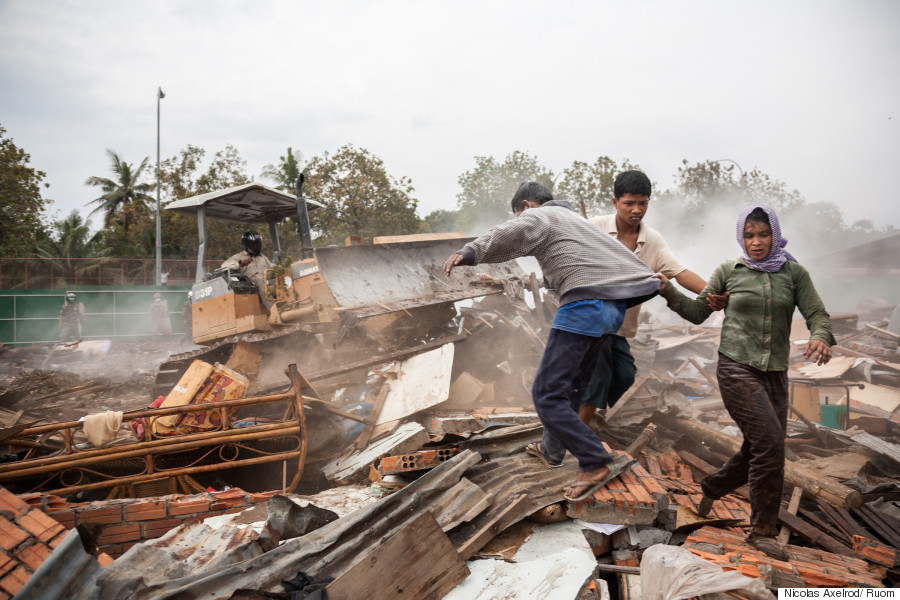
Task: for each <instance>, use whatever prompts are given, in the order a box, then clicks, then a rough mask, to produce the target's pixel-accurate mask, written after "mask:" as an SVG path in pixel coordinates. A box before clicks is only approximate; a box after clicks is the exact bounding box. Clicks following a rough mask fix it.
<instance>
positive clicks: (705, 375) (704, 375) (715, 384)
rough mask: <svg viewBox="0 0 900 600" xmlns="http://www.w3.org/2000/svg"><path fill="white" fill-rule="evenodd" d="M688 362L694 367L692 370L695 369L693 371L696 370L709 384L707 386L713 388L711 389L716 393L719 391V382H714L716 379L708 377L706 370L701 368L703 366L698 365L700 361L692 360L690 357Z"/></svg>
mask: <svg viewBox="0 0 900 600" xmlns="http://www.w3.org/2000/svg"><path fill="white" fill-rule="evenodd" d="M688 360H689V361H691V364H692V365H694V368H695V369H697V370H698V371H700V374H701V375H703V377H704V378H705V379H706V380H707V381H708V382H709V384H710V385H711V386H713V389H714V390H716V391H719V382H718V381H716V378H715V377H713V376H712V375H710V374H709V373H708V372H707V371H706V369H704V368H703V365H701V364H700V361H698V360H697V359H696V358H694V357H693V356H691V357H690V358H688Z"/></svg>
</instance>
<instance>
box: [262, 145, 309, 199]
mask: <svg viewBox="0 0 900 600" xmlns="http://www.w3.org/2000/svg"><path fill="white" fill-rule="evenodd" d="M301 160H303V153H302V152H297V154H296V155H295V154H294V151H293V150H292V149H291V148H290V147H288V149H287V154H286V155H285V156H281V157H279V159H278V166H277V167H276V166H275V165H273V164H271V163H269V164H267V165H266V166H264V167H263V170H262V173H261V177H263V178H265V179H270V180H272V181H274V182H275V183H276V185H275V189H277V190H281V191H283V192H287V193H289V194H293V193H294V188H295V187H296V185H297V179H298V178H299V177H300V173H301V172H302V170H303V169H301V168H300V162H299V161H301Z"/></svg>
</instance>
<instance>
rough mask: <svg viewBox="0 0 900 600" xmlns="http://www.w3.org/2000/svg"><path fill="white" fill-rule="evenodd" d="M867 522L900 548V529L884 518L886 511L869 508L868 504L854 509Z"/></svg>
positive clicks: (882, 536) (885, 538)
mask: <svg viewBox="0 0 900 600" xmlns="http://www.w3.org/2000/svg"><path fill="white" fill-rule="evenodd" d="M853 510H854V512H856V514H858V515H859V516H860V517H861V518H862V519H863V520H864V521H865V522H866V524H867V525H868V526H869V527H871V528H872V531H874V532H875V533H876V534H877V535H878V536H880V537H881V539H883V540H884V541H886V542H887V543H889V544H890V545H891V546H893V547H894V548H900V529H898V528H895V527H893V526H892V524H891V523H890V522H888V521H887V520H886V519H883V518H882V517H884V516H885V515H884V513H882V512H881V511H879V510H876V509H873V508H869V507H868V506H865V505H863V506H860V507H858V508H854V509H853Z"/></svg>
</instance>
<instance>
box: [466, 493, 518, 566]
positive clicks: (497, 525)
mask: <svg viewBox="0 0 900 600" xmlns="http://www.w3.org/2000/svg"><path fill="white" fill-rule="evenodd" d="M533 509H534V505H533V504H532V502H531V500H529V499H528V496H527V495H526V494H521V495H519V497H518V498H516V499H515V500H513V501H512V502H511V503H510V505H509V506H507V507H506V508H505V509H503V512H501V513H500V514H499V515H497V516H496V517H494V518H493V520H491V522H490V523H488V524H487V525H485V526H484V527H482V528H481V529H480V530H479V531H478V532H477V533H476V534H475V535H473V536H472V537H470V538H469V539H468V540H466V541H465V543H463V545H462V546H460V547H459V549H458V550H457V552H458V553H459V556H460V558H461V559H462V560H469V559H470V558H471V557H472V555H474V554H475V553H476V552H478V551H479V550H481V548H482V547H484V545H485V544H487V543H488V542H489V541H490V540H491V539H493V537H494V536H495V535H497V534H498V533H500V532H501V531H503V530H504V529H506V528H507V527H509V526H510V525H512V524H513V523H515V522H516V521H518V520H519V519H521V518H523V517H525V516H527V515H528V514H531V511H532V510H533Z"/></svg>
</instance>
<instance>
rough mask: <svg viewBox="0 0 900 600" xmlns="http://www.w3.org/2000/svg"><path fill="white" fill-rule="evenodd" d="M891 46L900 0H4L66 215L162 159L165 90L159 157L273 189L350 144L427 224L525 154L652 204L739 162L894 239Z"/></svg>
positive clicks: (897, 209)
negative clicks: (289, 173) (284, 161)
mask: <svg viewBox="0 0 900 600" xmlns="http://www.w3.org/2000/svg"><path fill="white" fill-rule="evenodd" d="M898 32H900V2H896V0H884V1H876V0H858V1H854V2H849V1H840V2H837V1H827V0H813V1H805V2H791V1H788V2H785V1H778V2H775V1H769V0H763V1H760V0H754V1H752V2H751V1H746V0H745V1H742V2H725V1H722V0H717V1H709V2H706V1H702V2H701V1H681V2H671V1H660V2H623V1H617V2H608V1H596V0H595V1H584V2H564V1H557V2H523V1H521V0H517V1H514V2H499V1H497V2H494V1H484V0H482V1H479V2H469V1H460V0H457V1H454V2H444V3H437V2H422V1H390V2H389V1H384V2H374V1H370V2H333V1H332V2H296V1H290V0H285V1H267V0H255V1H254V2H238V1H231V2H227V1H223V2H211V1H207V2H198V1H187V0H184V1H179V0H168V1H165V0H154V1H152V2H134V1H131V0H116V1H112V0H109V1H105V2H100V1H91V0H77V1H76V0H71V1H62V0H0V50H2V51H0V124H2V125H3V126H4V127H5V128H6V129H7V136H9V137H12V138H13V139H14V140H15V142H16V144H17V145H19V146H20V147H22V148H24V149H25V150H26V151H28V152H29V153H30V154H31V159H32V166H34V167H35V168H38V169H41V170H43V171H45V172H46V173H47V179H46V181H47V182H49V183H50V189H49V190H48V191H47V192H46V194H45V195H46V196H47V197H49V198H52V199H53V200H54V209H56V210H59V211H60V213H62V216H64V215H65V214H67V213H68V212H69V211H71V210H72V209H76V208H77V209H81V210H82V214H85V213H86V212H87V211H86V210H84V209H85V207H86V205H87V203H88V202H89V201H90V200H91V199H93V198H95V197H96V196H97V191H96V190H95V189H93V188H88V187H86V186H85V185H84V180H85V179H86V178H87V177H88V176H89V175H100V176H108V175H109V166H108V159H107V157H106V155H105V153H104V152H105V149H107V148H111V149H113V150H115V151H116V152H118V153H119V154H120V155H121V156H123V157H124V158H125V160H126V161H127V162H135V163H137V162H140V160H141V159H143V158H144V157H148V156H149V157H150V159H151V161H152V162H154V164H155V160H156V125H157V122H156V89H157V86H161V87H162V89H163V90H164V91H165V93H166V98H165V99H164V100H163V101H162V126H161V138H162V157H163V158H166V157H169V156H173V155H174V154H176V153H177V152H178V151H179V150H180V149H182V148H184V147H185V146H187V145H188V144H194V145H197V146H200V147H202V148H204V149H206V150H207V152H208V154H209V155H211V154H212V153H214V152H215V151H216V150H220V149H222V148H224V147H225V145H226V144H232V145H234V146H235V147H236V148H237V149H238V150H239V151H240V154H241V156H242V157H243V158H244V159H245V160H246V161H247V172H248V174H249V175H251V176H253V177H255V178H256V179H259V173H260V171H261V169H262V167H263V165H265V164H266V163H270V162H277V160H278V157H279V156H280V155H281V154H283V153H284V151H285V149H286V148H287V147H288V146H292V147H294V148H295V150H296V149H300V150H301V151H302V152H303V155H304V156H305V157H306V158H309V157H312V156H313V155H316V154H320V153H322V152H324V151H329V152H334V151H335V150H336V149H337V148H339V147H340V146H342V145H344V144H347V143H351V144H354V145H356V146H358V147H363V148H366V149H368V150H369V151H371V152H372V153H374V154H375V155H377V156H379V157H380V158H381V159H383V160H384V162H385V165H386V167H387V169H388V172H389V173H391V174H392V175H394V176H397V177H399V176H406V177H409V178H410V179H411V180H412V183H413V185H414V186H415V188H416V191H415V197H416V198H418V200H419V206H420V210H419V212H420V214H422V215H424V214H426V213H427V212H430V211H432V210H435V209H438V208H454V207H455V202H456V199H455V196H456V194H457V192H458V184H457V178H458V176H459V175H460V174H461V173H463V172H464V171H466V170H469V169H471V168H472V167H473V166H474V164H475V161H474V157H475V156H494V157H496V158H497V159H498V160H502V159H503V158H504V157H505V156H506V155H507V154H509V153H510V152H512V151H514V150H523V151H528V152H530V153H532V154H533V155H535V156H537V157H538V158H539V160H540V161H541V163H542V164H544V165H546V166H547V167H549V168H551V169H552V170H553V171H554V172H555V173H557V174H559V173H560V172H561V171H562V170H563V169H565V168H566V167H568V166H569V165H570V164H571V163H572V162H573V161H575V160H583V161H587V162H592V161H593V160H595V159H596V158H597V157H598V156H600V155H607V156H610V157H612V158H613V159H615V160H616V161H621V160H622V159H623V158H628V159H630V160H631V161H632V162H633V163H636V164H638V165H640V166H641V167H642V168H643V169H644V170H645V171H646V172H648V174H649V175H650V177H651V179H653V181H655V182H657V183H658V187H659V188H660V189H664V188H667V187H671V186H672V185H673V175H674V174H675V173H676V170H677V168H678V166H679V165H680V164H681V160H682V159H687V160H688V161H690V162H692V163H694V162H698V161H704V160H707V159H722V158H728V159H732V160H735V161H737V162H738V163H739V164H740V166H741V167H742V168H743V169H744V170H745V171H749V170H750V169H752V168H753V167H758V168H759V169H761V170H762V171H764V172H765V173H767V174H769V175H770V176H771V177H773V178H775V179H778V180H780V181H783V182H785V183H786V184H787V185H788V186H789V188H790V189H798V190H799V191H800V192H801V193H802V194H803V195H804V197H805V198H806V199H807V200H809V201H830V202H834V203H836V204H837V205H839V206H840V207H841V208H842V210H843V211H844V217H845V220H846V221H847V222H848V223H850V222H854V221H857V220H859V219H870V220H872V221H873V222H874V223H875V224H876V225H877V226H883V225H888V224H891V225H894V226H896V227H900V201H898V200H900V199H898V198H897V195H896V191H895V190H896V174H897V172H898V169H900V133H898V126H900V110H898V102H900V68H898V67H900V35H898ZM648 220H649V222H651V223H653V220H652V213H651V214H650V215H649V217H648ZM94 221H95V223H96V222H97V221H99V217H97V218H95V219H94ZM660 228H661V229H664V228H663V227H660Z"/></svg>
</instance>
